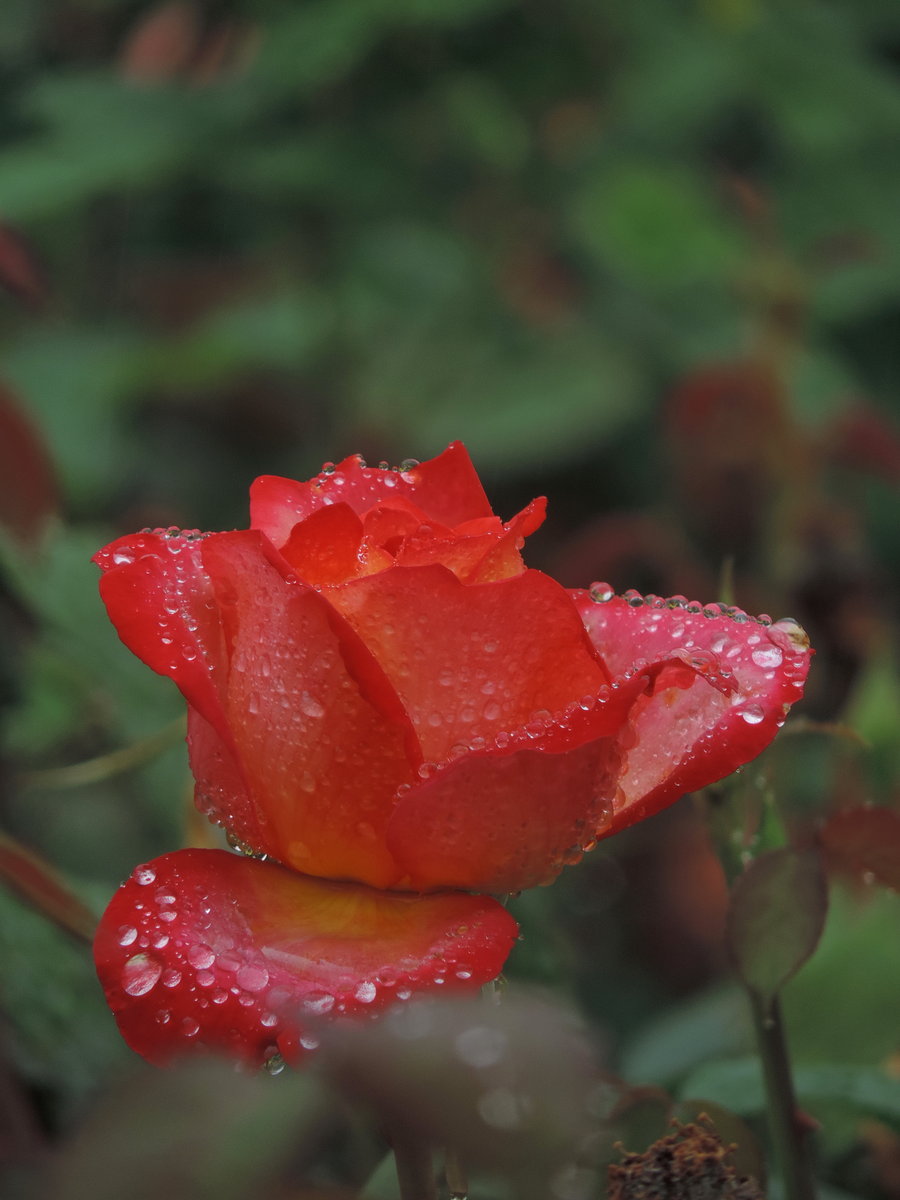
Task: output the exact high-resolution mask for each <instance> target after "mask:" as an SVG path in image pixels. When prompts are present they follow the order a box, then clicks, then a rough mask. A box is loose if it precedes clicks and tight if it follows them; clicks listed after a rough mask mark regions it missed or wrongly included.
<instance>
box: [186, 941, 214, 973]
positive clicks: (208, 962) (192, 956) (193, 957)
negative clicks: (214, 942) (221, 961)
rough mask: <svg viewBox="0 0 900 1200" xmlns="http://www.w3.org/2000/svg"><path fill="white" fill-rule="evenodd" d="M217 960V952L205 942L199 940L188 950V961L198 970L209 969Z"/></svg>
mask: <svg viewBox="0 0 900 1200" xmlns="http://www.w3.org/2000/svg"><path fill="white" fill-rule="evenodd" d="M215 961H216V956H215V954H213V952H212V950H210V948H209V946H207V945H205V944H204V943H203V942H198V943H197V944H196V945H195V946H191V948H190V950H188V962H189V963H190V964H191V966H192V967H196V968H197V970H198V971H205V970H207V969H208V968H209V967H211V966H212V965H213V963H214V962H215Z"/></svg>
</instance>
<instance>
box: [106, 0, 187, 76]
mask: <svg viewBox="0 0 900 1200" xmlns="http://www.w3.org/2000/svg"><path fill="white" fill-rule="evenodd" d="M199 37H200V19H199V17H198V15H197V12H196V10H195V8H194V6H193V5H192V4H187V3H185V2H184V0H168V2H167V3H164V4H158V5H156V7H155V8H151V9H150V10H149V11H148V12H145V13H142V14H141V16H140V18H139V19H138V20H137V21H136V22H135V24H134V25H133V26H132V27H131V30H130V32H129V34H128V36H127V37H126V39H125V42H124V44H123V46H122V49H121V51H120V53H119V70H120V71H121V73H122V74H123V75H124V76H125V78H126V79H130V80H133V81H134V82H136V83H159V82H161V81H164V80H168V79H174V78H176V77H177V76H178V75H180V74H181V72H182V71H184V70H185V68H186V67H187V66H188V64H189V63H190V61H191V59H192V57H193V55H194V52H195V50H196V47H197V42H198V39H199Z"/></svg>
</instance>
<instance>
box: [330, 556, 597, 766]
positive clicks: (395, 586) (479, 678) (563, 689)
mask: <svg viewBox="0 0 900 1200" xmlns="http://www.w3.org/2000/svg"><path fill="white" fill-rule="evenodd" d="M328 598H329V600H330V601H331V602H332V603H333V604H334V605H335V607H336V608H337V609H338V610H339V611H340V612H341V613H342V614H343V615H344V616H345V617H346V619H347V621H348V622H349V624H350V625H351V626H352V627H353V628H354V629H355V630H356V632H357V633H358V634H359V636H360V637H361V638H362V640H363V641H364V642H365V644H366V646H367V647H368V648H369V650H370V651H371V652H372V654H373V655H374V657H375V658H376V659H377V660H378V662H379V664H380V665H381V667H382V669H383V670H384V672H385V674H386V675H387V676H388V678H389V679H390V680H391V682H392V684H393V685H394V687H395V688H396V691H397V693H398V695H399V696H400V698H401V700H402V702H403V705H404V708H405V710H406V712H407V713H408V715H409V718H410V720H411V721H412V723H413V726H414V727H415V730H416V733H417V735H418V738H419V743H420V745H421V748H422V754H423V756H424V758H425V759H426V760H433V761H435V762H440V761H443V760H444V759H445V758H447V757H448V756H449V755H450V753H451V751H452V750H453V747H454V746H456V745H458V744H460V745H463V746H469V745H470V744H471V740H472V738H473V736H476V735H477V736H480V737H483V738H485V739H488V740H490V739H491V738H493V736H494V735H495V734H496V733H499V732H502V731H510V730H514V729H516V728H519V727H521V726H524V725H525V724H526V723H527V722H528V721H530V720H531V719H532V718H533V717H534V716H535V714H536V713H543V714H545V715H550V714H552V713H554V712H557V711H559V710H561V709H563V708H564V707H565V706H566V705H567V704H569V703H570V702H572V701H576V700H578V699H580V698H581V697H582V696H584V695H595V694H596V693H597V692H598V690H599V689H600V688H601V687H602V686H603V685H604V684H605V683H606V682H607V675H606V672H605V671H604V669H603V667H602V665H601V664H600V662H599V661H598V659H597V656H596V654H595V652H594V650H593V647H592V646H591V643H590V641H589V639H588V637H587V635H586V633H585V629H584V626H583V625H582V623H581V621H580V620H579V618H578V613H577V611H576V609H575V606H574V605H573V604H572V602H571V599H570V598H569V595H568V593H567V592H566V590H565V589H564V588H562V587H561V586H560V585H559V584H558V583H556V582H555V581H554V580H552V579H551V578H550V577H549V576H547V575H544V574H542V573H541V572H540V571H525V572H524V573H523V574H521V575H517V576H513V577H512V578H509V579H503V580H499V581H496V582H491V583H484V584H472V585H467V584H463V583H461V582H460V581H459V580H458V579H457V578H456V576H455V575H453V573H452V572H451V571H450V570H448V569H447V568H446V567H444V566H440V565H434V566H426V567H397V568H395V569H394V570H392V571H385V572H383V573H382V574H380V575H369V576H367V577H365V578H363V579H357V580H353V581H351V582H350V583H347V584H344V585H343V586H341V587H337V588H333V589H330V590H329V593H328ZM538 631H539V633H538ZM423 663H424V664H427V669H424V670H423V666H422V664H423Z"/></svg>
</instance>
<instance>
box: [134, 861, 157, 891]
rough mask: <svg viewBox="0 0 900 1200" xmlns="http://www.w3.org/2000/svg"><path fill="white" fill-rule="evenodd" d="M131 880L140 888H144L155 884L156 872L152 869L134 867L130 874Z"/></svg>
mask: <svg viewBox="0 0 900 1200" xmlns="http://www.w3.org/2000/svg"><path fill="white" fill-rule="evenodd" d="M131 878H132V879H133V880H134V882H135V883H139V884H140V885H141V887H146V886H147V884H149V883H155V882H156V872H155V871H154V870H153V868H152V867H146V866H144V867H135V868H134V870H133V871H132V872H131Z"/></svg>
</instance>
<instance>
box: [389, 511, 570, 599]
mask: <svg viewBox="0 0 900 1200" xmlns="http://www.w3.org/2000/svg"><path fill="white" fill-rule="evenodd" d="M546 508H547V502H546V500H544V499H543V498H541V499H539V500H533V501H532V502H531V504H529V505H528V506H527V507H526V508H523V509H522V511H521V512H520V513H519V514H518V515H517V516H515V517H513V519H512V520H511V521H509V522H508V523H507V524H506V525H502V524H501V522H500V519H499V517H494V518H492V519H491V521H490V524H489V523H488V522H487V521H477V522H476V521H469V522H466V524H465V525H462V526H457V528H456V529H455V530H454V531H453V534H452V535H451V538H441V539H439V538H436V537H435V536H434V534H433V533H431V534H428V535H423V536H417V535H416V534H412V535H411V536H410V537H408V538H406V539H405V540H404V542H403V544H402V545H401V546H400V547H398V549H397V552H396V555H395V557H396V561H397V562H398V563H399V564H400V565H401V566H405V567H417V566H427V565H429V564H430V563H442V564H443V565H444V566H445V567H449V568H450V570H451V571H452V572H453V574H454V575H455V576H456V577H457V578H458V579H461V580H462V581H463V582H464V583H490V582H491V581H493V580H496V579H506V578H508V577H509V576H510V575H520V574H521V573H522V572H523V571H524V570H525V564H524V563H523V561H522V555H521V554H520V550H521V547H522V542H523V541H524V539H525V538H526V537H528V535H529V534H531V533H533V532H534V531H535V530H536V529H538V528H539V527H540V525H541V524H542V523H543V520H544V515H545V513H546ZM485 527H486V528H485Z"/></svg>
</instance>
